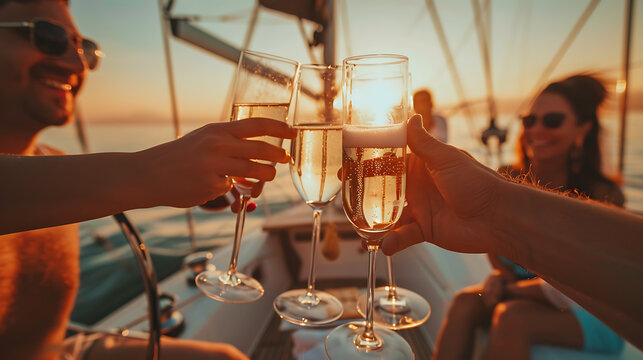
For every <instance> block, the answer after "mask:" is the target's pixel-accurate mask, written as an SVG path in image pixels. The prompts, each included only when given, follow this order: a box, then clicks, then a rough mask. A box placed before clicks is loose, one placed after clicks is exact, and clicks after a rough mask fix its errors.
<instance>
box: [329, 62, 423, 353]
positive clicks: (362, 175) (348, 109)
mask: <svg viewBox="0 0 643 360" xmlns="http://www.w3.org/2000/svg"><path fill="white" fill-rule="evenodd" d="M343 65H344V86H345V92H344V106H343V109H344V111H343V113H344V126H343V128H342V147H343V156H342V197H343V201H344V212H346V216H347V217H348V219H349V221H350V222H351V224H352V225H353V227H354V228H355V230H356V231H357V233H358V234H359V235H360V236H361V237H362V238H363V239H364V241H365V243H366V246H367V249H368V255H369V260H368V264H369V265H368V266H369V268H368V281H367V307H366V308H367V309H366V321H361V322H352V323H349V324H345V325H342V326H339V327H337V328H335V329H334V330H333V331H332V332H331V333H330V334H328V337H327V338H326V343H325V345H326V353H327V354H328V356H329V357H330V358H331V359H335V360H339V359H390V360H395V359H413V358H414V355H413V351H412V350H411V347H410V345H409V344H408V343H407V342H406V341H405V340H404V339H403V338H402V337H401V336H400V335H398V334H396V333H395V332H394V331H391V330H389V329H387V328H385V327H382V326H379V325H374V323H373V289H374V287H375V255H376V254H377V250H378V249H379V247H380V244H381V240H382V238H383V237H384V235H385V234H386V233H387V232H388V231H389V230H391V229H392V228H393V226H394V225H395V223H396V222H397V221H398V220H399V218H400V215H401V214H402V208H403V206H404V196H405V188H406V164H405V155H406V118H407V112H408V109H407V102H408V95H407V92H408V87H407V80H408V77H407V73H408V59H407V58H406V57H405V56H401V55H365V56H356V57H351V58H348V59H345V60H344V64H343Z"/></svg>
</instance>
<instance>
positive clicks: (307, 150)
mask: <svg viewBox="0 0 643 360" xmlns="http://www.w3.org/2000/svg"><path fill="white" fill-rule="evenodd" d="M341 69H342V67H341V66H335V65H302V66H301V71H300V75H299V86H298V89H299V91H298V93H297V100H296V102H295V114H294V117H293V127H294V128H295V129H297V138H296V139H295V140H294V141H293V142H292V143H291V147H290V156H291V161H290V175H291V177H292V181H293V183H294V184H295V188H296V189H297V191H298V192H299V195H301V197H302V199H304V201H305V202H306V204H308V205H310V206H311V207H312V208H313V234H312V245H311V252H310V261H311V262H310V271H309V273H308V286H307V287H306V289H296V290H290V291H286V292H284V293H282V294H281V295H279V296H277V298H275V300H274V302H273V306H274V308H275V311H276V312H277V314H278V315H279V316H280V317H281V318H283V319H285V320H287V321H289V322H291V323H293V324H297V325H303V326H308V325H321V324H327V323H330V322H333V321H335V320H337V319H339V317H341V316H342V313H343V312H344V311H343V308H342V303H341V302H340V301H339V300H337V298H336V297H334V296H333V295H331V294H329V293H327V292H325V291H319V290H315V259H316V257H317V251H316V249H317V244H318V243H319V237H320V230H321V215H322V209H323V208H324V207H325V206H326V205H327V204H328V203H329V202H331V201H332V200H333V199H334V198H335V196H336V195H337V192H339V190H340V189H341V186H342V184H341V182H340V180H339V179H338V177H337V172H338V171H339V169H340V168H341V166H342V114H341V111H342V107H341V106H342V105H341V96H342V71H341Z"/></svg>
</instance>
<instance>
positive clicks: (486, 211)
mask: <svg viewBox="0 0 643 360" xmlns="http://www.w3.org/2000/svg"><path fill="white" fill-rule="evenodd" d="M407 131H408V134H407V138H408V141H409V146H410V148H411V150H412V151H413V154H411V156H410V157H409V163H408V169H407V178H406V182H407V183H406V201H407V202H408V206H406V207H405V208H404V212H403V213H402V217H401V218H400V222H399V225H400V226H399V227H398V228H396V229H394V230H393V231H391V232H390V233H389V234H388V236H387V237H386V238H385V239H384V242H383V244H382V251H383V252H384V253H385V254H387V255H391V254H394V253H396V252H398V251H400V250H403V249H405V248H407V247H409V246H411V245H413V244H417V243H420V242H422V241H428V242H431V243H434V244H436V245H438V246H440V247H442V248H445V249H447V250H452V251H459V252H466V253H482V252H493V249H492V246H491V244H492V243H493V241H492V240H491V238H492V236H493V234H492V219H493V213H492V212H493V209H494V204H495V202H496V197H497V196H498V188H499V187H500V186H501V184H503V182H504V179H503V178H502V177H501V176H500V175H498V174H497V173H496V172H495V171H493V170H491V169H489V168H487V167H485V166H484V165H482V164H480V163H479V162H477V161H476V160H474V159H473V157H471V155H469V154H467V153H466V152H464V151H462V150H459V149H457V148H455V147H453V146H450V145H446V144H443V143H441V142H440V141H439V140H437V139H435V138H433V137H432V136H431V135H429V134H428V133H427V132H426V131H425V130H424V128H422V118H421V116H419V115H414V116H413V117H412V118H411V119H410V120H409V124H408V126H407Z"/></svg>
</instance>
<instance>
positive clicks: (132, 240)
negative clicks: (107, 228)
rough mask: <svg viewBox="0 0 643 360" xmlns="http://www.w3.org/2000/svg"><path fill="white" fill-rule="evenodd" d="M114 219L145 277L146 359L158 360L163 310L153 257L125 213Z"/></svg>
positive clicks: (117, 215) (115, 216)
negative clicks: (146, 313) (147, 328)
mask: <svg viewBox="0 0 643 360" xmlns="http://www.w3.org/2000/svg"><path fill="white" fill-rule="evenodd" d="M114 219H116V221H117V222H118V225H119V226H120V227H121V230H122V231H123V234H124V235H125V237H126V238H127V242H128V243H129V245H130V247H131V248H132V252H133V253H134V257H135V258H136V263H137V264H138V267H139V269H140V270H141V276H142V277H143V285H144V286H145V295H146V297H147V306H148V313H149V317H148V320H149V328H150V336H149V341H148V345H147V355H146V359H148V360H158V359H159V353H160V350H161V310H160V303H159V300H160V299H159V291H158V283H157V280H156V273H155V272H154V265H153V264H152V257H151V255H150V253H149V251H147V247H146V246H145V244H144V243H143V240H142V239H141V235H140V234H139V233H138V230H136V228H135V227H134V225H133V224H132V223H131V222H130V221H129V219H128V218H127V216H125V214H124V213H118V214H116V215H114Z"/></svg>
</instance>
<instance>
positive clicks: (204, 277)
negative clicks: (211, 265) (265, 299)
mask: <svg viewBox="0 0 643 360" xmlns="http://www.w3.org/2000/svg"><path fill="white" fill-rule="evenodd" d="M195 280H196V286H198V287H199V289H200V290H201V292H203V293H204V294H205V295H207V296H209V297H211V298H213V299H215V300H219V301H223V302H228V303H236V304H247V303H252V302H255V301H257V300H259V299H261V297H262V296H263V286H261V284H260V283H259V281H257V280H255V279H253V278H252V277H250V276H247V275H244V274H241V273H235V274H232V275H230V276H228V271H227V270H226V271H205V272H202V273H200V274H199V275H198V276H197V277H196V279H195Z"/></svg>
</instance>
